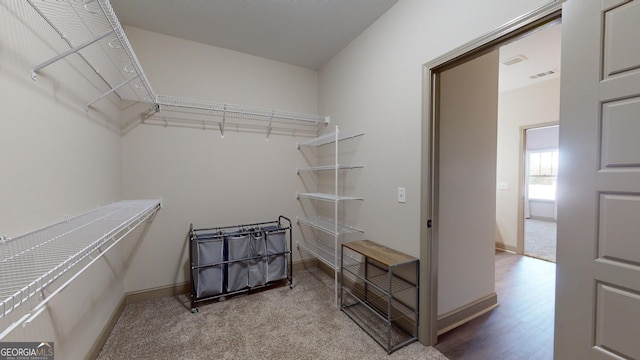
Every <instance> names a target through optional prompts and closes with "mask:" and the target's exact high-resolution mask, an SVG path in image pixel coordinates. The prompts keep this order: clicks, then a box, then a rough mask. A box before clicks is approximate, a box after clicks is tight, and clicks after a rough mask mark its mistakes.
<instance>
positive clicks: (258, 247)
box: [249, 230, 267, 287]
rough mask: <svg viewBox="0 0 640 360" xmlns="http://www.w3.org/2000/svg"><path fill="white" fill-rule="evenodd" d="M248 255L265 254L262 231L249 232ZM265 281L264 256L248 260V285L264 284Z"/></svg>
mask: <svg viewBox="0 0 640 360" xmlns="http://www.w3.org/2000/svg"><path fill="white" fill-rule="evenodd" d="M249 247H250V256H251V257H256V256H262V255H266V254H267V247H266V240H265V234H264V232H262V231H259V230H258V231H254V232H252V233H251V239H250V241H249ZM266 282H267V261H266V259H265V258H262V259H252V260H249V287H255V286H260V285H264V284H265V283H266Z"/></svg>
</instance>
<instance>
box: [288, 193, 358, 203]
mask: <svg viewBox="0 0 640 360" xmlns="http://www.w3.org/2000/svg"><path fill="white" fill-rule="evenodd" d="M298 197H303V198H309V199H316V200H323V201H332V202H338V201H347V200H364V198H360V197H353V196H342V195H336V194H325V193H298Z"/></svg>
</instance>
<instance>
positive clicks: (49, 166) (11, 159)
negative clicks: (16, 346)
mask: <svg viewBox="0 0 640 360" xmlns="http://www.w3.org/2000/svg"><path fill="white" fill-rule="evenodd" d="M66 49H68V47H67V45H66V44H65V43H64V42H62V40H60V38H59V37H58V35H57V34H55V32H54V31H53V30H52V29H51V28H50V27H49V26H48V25H47V24H46V23H45V22H44V21H43V20H42V19H41V18H40V17H39V16H38V15H37V14H36V13H35V11H33V9H32V8H31V7H30V6H29V5H28V4H27V2H26V1H22V0H11V1H2V2H1V3H0V98H1V99H2V101H1V103H2V112H1V115H0V169H1V170H0V172H1V174H2V179H1V180H0V184H1V186H0V204H1V206H0V234H6V235H9V236H10V237H13V236H16V235H20V234H22V233H25V232H27V231H30V230H33V229H36V228H39V227H42V226H45V225H48V224H51V223H53V222H58V221H60V220H62V219H63V218H64V216H66V215H77V214H79V213H82V212H85V211H87V210H91V209H94V208H96V207H99V206H101V205H106V204H108V203H111V202H114V201H117V200H119V199H120V195H121V150H120V146H121V138H120V135H119V134H118V133H117V132H116V131H113V130H112V129H113V126H112V125H113V121H116V120H117V118H118V116H119V114H118V112H117V109H116V108H115V107H114V106H113V103H111V101H110V100H105V101H104V102H102V103H100V104H99V105H98V110H99V111H91V112H89V113H86V112H85V110H84V104H85V102H87V101H88V100H90V99H91V98H93V97H95V96H97V95H98V94H99V92H100V91H101V88H100V85H101V84H99V83H98V82H97V81H96V80H97V78H96V77H95V74H93V73H92V72H91V71H90V69H89V68H88V67H87V66H86V65H85V64H84V63H82V62H81V61H79V59H78V57H77V56H74V55H72V56H70V57H69V58H68V59H66V60H63V61H60V62H58V63H55V64H53V65H51V66H49V67H47V68H45V69H43V70H42V71H41V72H40V74H39V76H38V80H37V81H35V82H34V81H33V80H31V77H30V75H31V68H32V67H33V66H34V65H36V64H39V63H41V62H43V61H45V60H48V59H49V58H51V57H53V56H54V55H56V54H57V53H59V52H62V51H63V50H66ZM102 86H103V85H102ZM120 250H121V249H120V248H116V249H115V250H114V251H113V253H112V254H110V255H109V256H108V257H107V258H106V260H103V261H99V262H97V263H96V265H95V267H94V268H92V269H91V270H90V271H88V272H86V273H85V274H84V275H83V276H82V277H80V278H79V279H78V280H77V281H76V282H74V284H73V285H72V286H71V287H70V288H68V289H67V290H65V291H64V292H62V293H61V295H59V296H58V297H57V298H56V299H55V300H54V301H53V303H52V305H51V306H50V307H49V310H48V311H45V312H44V313H43V314H41V315H40V316H39V317H38V318H37V320H36V321H34V322H33V323H31V324H30V325H28V326H26V327H25V328H22V327H20V328H18V329H16V330H15V331H14V332H12V333H11V334H10V335H9V336H8V337H7V338H5V339H4V340H3V341H12V340H14V341H16V340H17V341H54V342H55V350H56V354H55V355H56V358H60V359H80V358H83V357H84V356H85V355H86V354H87V352H88V351H89V348H90V347H91V346H92V345H93V342H94V341H95V339H96V338H97V336H98V334H99V332H100V331H101V330H102V329H103V327H104V324H105V322H106V321H107V319H108V318H109V316H110V315H111V314H112V312H113V311H114V309H115V308H116V306H117V305H118V303H119V301H120V300H121V299H122V296H123V290H124V285H123V279H122V278H121V273H120V272H119V269H121V266H122V264H123V260H124V259H123V257H122V254H121V252H120ZM2 276H6V274H0V277H2ZM3 300H4V299H3ZM34 305H35V303H33V302H30V303H27V304H25V305H23V307H22V309H24V310H27V309H31V308H32V307H33V306H34ZM22 309H21V310H22ZM18 312H19V311H16V312H15V313H14V314H17V313H18ZM11 319H12V317H9V318H3V319H0V328H2V329H4V328H5V326H6V325H7V324H8V321H9V320H11Z"/></svg>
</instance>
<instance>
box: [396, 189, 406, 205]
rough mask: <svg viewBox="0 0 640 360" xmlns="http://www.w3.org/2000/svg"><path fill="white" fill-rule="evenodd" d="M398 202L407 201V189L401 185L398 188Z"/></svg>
mask: <svg viewBox="0 0 640 360" xmlns="http://www.w3.org/2000/svg"><path fill="white" fill-rule="evenodd" d="M398 202H399V203H402V204H404V203H406V202H407V189H405V188H403V187H400V188H398Z"/></svg>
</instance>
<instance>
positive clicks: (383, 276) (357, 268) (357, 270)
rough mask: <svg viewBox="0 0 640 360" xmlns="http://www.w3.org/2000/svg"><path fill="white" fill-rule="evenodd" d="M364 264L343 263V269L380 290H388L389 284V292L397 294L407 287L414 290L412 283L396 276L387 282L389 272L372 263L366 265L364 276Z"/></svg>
mask: <svg viewBox="0 0 640 360" xmlns="http://www.w3.org/2000/svg"><path fill="white" fill-rule="evenodd" d="M365 266H366V264H363V263H360V264H356V265H345V266H344V270H345V271H347V272H349V273H351V274H353V275H354V276H355V277H356V278H357V279H358V280H359V281H361V282H369V283H370V284H372V285H374V286H376V287H378V289H379V290H380V291H389V285H391V291H390V293H391V294H397V293H399V292H402V291H405V290H409V289H413V290H415V285H414V284H412V283H410V282H408V281H406V280H404V279H402V278H400V277H397V276H393V277H392V279H391V284H389V272H388V271H387V270H384V269H381V268H380V267H378V266H375V265H372V264H369V265H368V266H367V269H366V276H365Z"/></svg>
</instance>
